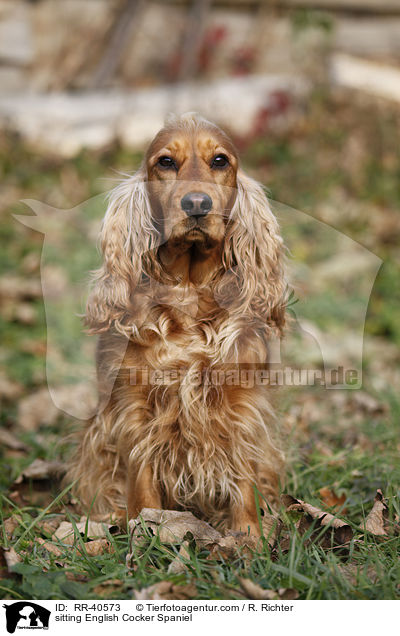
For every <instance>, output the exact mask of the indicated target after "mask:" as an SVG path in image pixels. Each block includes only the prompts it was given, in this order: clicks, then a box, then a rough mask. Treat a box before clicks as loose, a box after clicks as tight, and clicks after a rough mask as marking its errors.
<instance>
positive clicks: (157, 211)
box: [144, 115, 238, 253]
mask: <svg viewBox="0 0 400 636" xmlns="http://www.w3.org/2000/svg"><path fill="white" fill-rule="evenodd" d="M144 169H145V171H146V178H147V180H148V185H147V189H148V192H149V197H150V202H151V207H152V212H153V216H154V219H155V223H156V224H158V226H159V230H160V235H161V238H162V242H163V243H169V246H170V247H171V246H172V245H173V246H174V249H175V250H180V251H185V250H187V249H189V248H191V247H195V248H196V249H197V250H198V251H199V252H202V253H204V252H206V251H208V250H209V249H212V248H213V247H214V246H215V245H217V244H222V242H223V240H224V236H225V229H226V224H227V220H228V218H229V216H230V213H231V210H232V207H233V204H234V202H235V199H236V192H237V170H238V156H237V152H236V150H235V148H234V146H233V144H232V142H231V141H230V139H229V138H228V137H227V135H226V134H225V133H224V132H223V131H222V130H220V129H219V128H217V126H215V125H214V124H211V123H210V122H208V121H206V120H205V119H201V118H199V117H196V116H193V115H186V116H185V117H180V118H177V117H174V118H170V119H169V120H168V121H167V123H166V126H165V127H164V128H163V129H162V130H161V131H160V132H159V133H158V135H156V137H155V139H154V140H153V141H152V143H151V144H150V147H149V149H148V151H147V154H146V159H145V166H144Z"/></svg>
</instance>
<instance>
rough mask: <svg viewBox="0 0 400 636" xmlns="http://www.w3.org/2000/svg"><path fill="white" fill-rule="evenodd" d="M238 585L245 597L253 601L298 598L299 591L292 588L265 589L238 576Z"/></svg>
mask: <svg viewBox="0 0 400 636" xmlns="http://www.w3.org/2000/svg"><path fill="white" fill-rule="evenodd" d="M239 583H240V587H241V588H242V590H243V592H244V594H245V597H246V598H248V599H251V600H254V601H263V600H268V601H272V600H278V599H279V600H294V599H296V598H298V596H299V593H298V591H297V590H295V589H293V588H280V589H279V590H265V589H264V588H262V587H261V586H260V585H258V584H257V583H254V581H251V580H250V579H246V578H243V577H239Z"/></svg>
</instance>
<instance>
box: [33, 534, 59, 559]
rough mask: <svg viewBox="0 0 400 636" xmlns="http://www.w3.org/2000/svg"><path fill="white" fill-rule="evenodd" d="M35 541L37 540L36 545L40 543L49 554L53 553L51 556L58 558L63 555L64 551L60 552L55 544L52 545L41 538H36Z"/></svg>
mask: <svg viewBox="0 0 400 636" xmlns="http://www.w3.org/2000/svg"><path fill="white" fill-rule="evenodd" d="M35 540H36V543H39V545H41V546H43V547H44V548H45V549H46V550H47V552H51V554H54V555H55V556H57V557H59V556H61V555H62V550H60V548H59V547H58V546H56V545H54V543H50V541H45V540H44V539H42V538H41V537H36V539H35Z"/></svg>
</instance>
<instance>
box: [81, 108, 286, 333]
mask: <svg viewBox="0 0 400 636" xmlns="http://www.w3.org/2000/svg"><path fill="white" fill-rule="evenodd" d="M101 244H102V250H103V256H104V263H103V267H102V268H101V269H100V270H99V271H98V272H97V273H96V279H95V285H94V288H93V291H92V294H91V296H90V298H89V302H88V307H87V314H86V322H87V324H88V325H89V326H90V328H91V330H92V331H98V332H100V331H104V330H106V329H108V328H109V327H110V326H111V324H112V323H115V324H116V326H117V328H118V325H121V324H122V323H123V322H124V321H125V320H126V317H127V314H128V313H129V307H131V302H132V294H133V292H134V291H135V289H136V288H137V287H138V286H140V285H141V284H143V283H145V282H146V281H148V280H149V279H154V280H158V281H163V282H165V281H168V280H169V282H170V283H171V281H172V283H173V284H183V285H193V284H194V285H205V284H210V282H211V283H212V284H213V289H214V292H215V294H216V296H217V297H218V299H219V302H221V304H222V306H224V307H225V308H226V309H228V311H231V312H233V313H236V314H237V313H238V312H239V313H241V314H243V315H253V316H254V315H256V316H257V317H258V318H262V319H263V320H264V321H265V320H266V321H271V322H274V323H276V324H277V325H278V326H279V324H283V312H284V294H285V284H284V281H283V275H282V267H281V254H282V240H281V238H280V235H279V228H278V225H277V222H276V219H275V217H274V216H273V214H272V212H271V210H270V208H269V205H268V201H267V198H266V196H265V194H264V191H263V189H262V187H261V186H260V185H259V184H258V183H257V182H256V181H254V180H253V179H251V178H249V177H247V176H246V175H245V174H244V173H243V172H242V171H241V170H240V168H239V160H238V155H237V152H236V150H235V147H234V145H233V143H232V142H231V140H230V139H229V137H228V136H227V135H226V134H225V133H224V132H223V131H222V130H220V129H219V128H218V127H217V126H215V125H214V124H212V123H211V122H209V121H207V120H205V119H203V118H202V117H199V116H198V115H196V114H194V113H187V114H185V115H182V116H179V117H170V118H169V119H168V120H167V122H166V124H165V126H164V128H163V129H162V130H160V132H159V133H158V134H157V135H156V137H155V138H154V139H153V141H152V142H151V144H150V146H149V148H148V150H147V153H146V155H145V160H144V162H143V164H142V166H141V168H140V169H139V170H138V171H137V172H136V173H135V174H134V175H133V176H132V177H129V178H127V179H125V180H124V181H123V182H122V183H121V184H120V185H118V186H117V187H116V188H115V189H114V190H113V191H112V192H111V195H110V200H109V206H108V210H107V213H106V215H105V218H104V221H103V227H102V234H101Z"/></svg>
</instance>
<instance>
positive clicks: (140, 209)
mask: <svg viewBox="0 0 400 636" xmlns="http://www.w3.org/2000/svg"><path fill="white" fill-rule="evenodd" d="M157 236H158V234H157V232H156V230H155V227H154V223H153V219H152V213H151V207H150V202H149V199H148V194H147V188H146V181H145V172H144V169H143V168H141V169H140V170H139V171H138V172H136V173H135V174H134V175H133V176H132V177H130V178H128V179H124V180H123V181H122V182H121V183H120V184H119V185H118V186H117V187H116V188H114V189H113V190H112V191H111V194H110V196H109V204H108V208H107V212H106V214H105V217H104V220H103V224H102V229H101V234H100V241H101V250H102V253H103V265H102V267H101V268H100V269H98V270H97V271H95V272H94V274H93V287H92V291H91V294H90V296H89V300H88V303H87V307H86V316H85V323H86V325H87V326H88V327H89V329H90V331H91V332H92V333H100V332H102V331H106V330H107V329H108V328H109V327H110V326H111V324H112V323H114V325H115V327H116V329H118V330H124V325H123V323H124V316H126V313H127V310H128V308H129V306H130V299H131V294H132V292H133V290H134V289H135V288H136V286H137V285H138V283H139V282H140V280H141V277H142V276H143V273H144V272H145V270H146V269H149V263H148V262H147V266H146V261H149V260H150V255H151V254H152V253H153V251H154V247H155V245H156V243H157Z"/></svg>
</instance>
